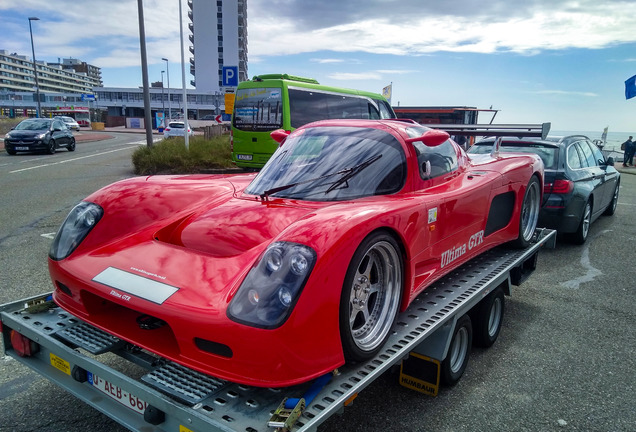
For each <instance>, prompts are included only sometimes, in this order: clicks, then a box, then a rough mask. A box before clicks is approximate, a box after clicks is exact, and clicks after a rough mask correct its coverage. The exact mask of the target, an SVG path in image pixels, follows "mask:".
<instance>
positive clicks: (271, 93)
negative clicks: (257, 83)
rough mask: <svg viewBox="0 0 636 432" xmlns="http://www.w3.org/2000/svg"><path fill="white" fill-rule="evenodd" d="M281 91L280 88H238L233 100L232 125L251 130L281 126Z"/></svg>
mask: <svg viewBox="0 0 636 432" xmlns="http://www.w3.org/2000/svg"><path fill="white" fill-rule="evenodd" d="M281 93H282V91H281V89H280V88H246V89H239V90H238V91H237V93H236V99H235V102H234V116H233V117H234V118H233V120H232V121H233V122H234V127H235V128H236V129H239V130H242V131H253V132H268V131H273V130H276V129H280V128H281V127H283V106H282V98H281Z"/></svg>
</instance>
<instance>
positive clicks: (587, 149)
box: [576, 141, 598, 167]
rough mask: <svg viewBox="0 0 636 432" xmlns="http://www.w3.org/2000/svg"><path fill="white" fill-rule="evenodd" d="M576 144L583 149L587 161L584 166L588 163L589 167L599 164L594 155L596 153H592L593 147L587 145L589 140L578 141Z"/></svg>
mask: <svg viewBox="0 0 636 432" xmlns="http://www.w3.org/2000/svg"><path fill="white" fill-rule="evenodd" d="M576 145H577V146H578V147H579V148H580V149H581V152H582V153H583V158H584V159H585V161H586V163H584V164H583V166H586V165H587V166H588V167H595V166H597V165H598V163H597V162H596V158H595V157H594V153H592V148H591V147H590V146H589V145H587V141H578V142H577V143H576Z"/></svg>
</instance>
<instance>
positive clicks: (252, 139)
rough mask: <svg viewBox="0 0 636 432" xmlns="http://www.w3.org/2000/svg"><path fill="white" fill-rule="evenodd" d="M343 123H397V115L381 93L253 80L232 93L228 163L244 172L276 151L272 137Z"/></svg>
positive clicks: (278, 78)
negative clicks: (324, 123)
mask: <svg viewBox="0 0 636 432" xmlns="http://www.w3.org/2000/svg"><path fill="white" fill-rule="evenodd" d="M342 118H356V119H384V118H395V113H394V112H393V109H392V108H391V105H390V104H389V102H388V101H387V100H386V99H385V98H384V97H383V96H382V95H381V94H377V93H370V92H364V91H359V90H351V89H343V88H337V87H329V86H323V85H320V84H319V83H318V81H316V80H315V79H312V78H302V77H297V76H292V75H287V74H267V75H258V76H255V77H254V78H252V79H251V80H249V81H243V82H241V83H239V85H238V87H237V89H236V95H235V99H234V112H233V115H232V135H231V143H232V161H234V163H235V164H236V165H237V166H239V167H242V168H262V167H263V165H265V163H266V162H267V160H268V159H269V158H270V156H271V155H272V154H273V153H274V151H276V149H277V148H278V143H277V142H276V141H274V140H273V139H272V138H271V137H270V135H269V134H270V132H272V131H274V130H276V129H285V130H287V131H292V130H294V129H296V128H298V127H300V126H302V125H304V124H307V123H311V122H313V121H317V120H325V119H342Z"/></svg>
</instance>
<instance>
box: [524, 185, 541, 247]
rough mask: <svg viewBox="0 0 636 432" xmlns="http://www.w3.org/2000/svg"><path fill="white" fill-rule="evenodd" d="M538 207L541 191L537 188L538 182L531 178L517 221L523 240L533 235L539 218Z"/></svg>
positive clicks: (528, 239) (527, 239)
mask: <svg viewBox="0 0 636 432" xmlns="http://www.w3.org/2000/svg"><path fill="white" fill-rule="evenodd" d="M540 207H541V191H540V190H539V182H538V181H532V180H531V181H530V183H528V189H527V190H526V193H525V195H524V197H523V204H522V206H521V220H520V221H519V223H520V225H521V230H520V231H521V236H522V237H523V239H524V240H525V241H530V239H532V236H533V235H534V230H535V229H536V228H537V221H538V220H539V210H540Z"/></svg>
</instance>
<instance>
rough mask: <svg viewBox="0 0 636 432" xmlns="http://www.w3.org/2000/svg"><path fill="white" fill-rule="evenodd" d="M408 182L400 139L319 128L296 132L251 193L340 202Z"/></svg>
mask: <svg viewBox="0 0 636 432" xmlns="http://www.w3.org/2000/svg"><path fill="white" fill-rule="evenodd" d="M405 181H406V155H405V154H404V150H403V148H402V146H401V144H400V142H399V141H398V140H397V139H396V138H395V137H394V136H393V135H391V134H389V133H387V132H385V131H382V130H379V129H367V128H358V127H315V128H309V129H301V130H299V131H298V132H294V133H292V134H291V135H290V136H289V137H288V138H287V139H286V140H285V143H284V145H282V146H280V147H279V148H278V150H276V152H275V153H274V154H273V155H272V157H271V159H270V160H269V162H267V164H266V165H265V167H264V168H263V169H262V170H261V172H260V173H259V174H258V176H257V177H256V178H255V179H254V180H253V181H252V183H251V184H250V185H249V186H248V187H247V189H246V192H247V193H248V194H254V195H260V194H263V193H264V192H265V191H268V190H272V189H276V188H279V189H280V188H281V187H282V188H283V189H280V190H279V191H278V192H273V193H272V195H274V194H275V196H276V197H281V198H282V197H284V198H292V199H305V200H311V201H338V200H347V199H355V198H361V197H365V196H372V195H386V194H392V193H395V192H398V191H399V190H400V189H401V188H402V187H403V186H404V183H405Z"/></svg>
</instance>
